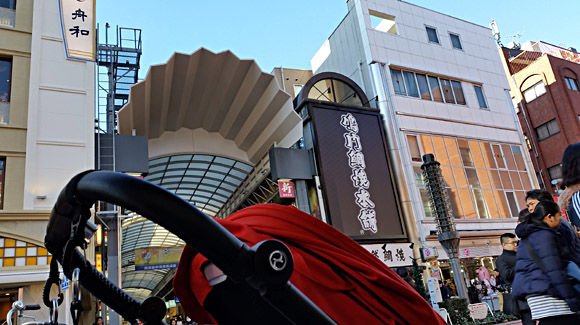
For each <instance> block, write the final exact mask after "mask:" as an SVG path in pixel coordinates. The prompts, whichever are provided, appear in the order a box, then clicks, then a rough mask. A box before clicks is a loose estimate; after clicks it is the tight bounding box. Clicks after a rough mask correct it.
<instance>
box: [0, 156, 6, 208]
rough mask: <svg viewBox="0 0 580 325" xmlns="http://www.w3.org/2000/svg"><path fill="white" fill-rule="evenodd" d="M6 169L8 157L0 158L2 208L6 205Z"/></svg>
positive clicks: (0, 201)
mask: <svg viewBox="0 0 580 325" xmlns="http://www.w3.org/2000/svg"><path fill="white" fill-rule="evenodd" d="M5 170H6V158H0V209H2V208H3V207H4V175H5V174H6V173H5V172H4V171H5Z"/></svg>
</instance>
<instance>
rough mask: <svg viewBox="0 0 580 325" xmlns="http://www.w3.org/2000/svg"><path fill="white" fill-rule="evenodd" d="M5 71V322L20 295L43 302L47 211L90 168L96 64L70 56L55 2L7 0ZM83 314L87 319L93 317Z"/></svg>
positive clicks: (1, 220)
mask: <svg viewBox="0 0 580 325" xmlns="http://www.w3.org/2000/svg"><path fill="white" fill-rule="evenodd" d="M0 76H1V78H0V288H1V289H0V320H3V319H4V318H5V316H6V313H7V312H8V310H9V309H10V307H11V303H12V302H13V301H15V300H23V301H24V303H25V304H40V305H41V306H43V307H44V305H43V304H42V296H41V290H42V287H43V285H44V283H45V281H46V279H47V277H48V265H49V263H50V260H51V256H49V254H48V253H47V251H46V249H45V248H43V241H44V235H45V232H46V225H47V221H48V218H49V214H50V210H51V208H52V205H53V204H54V202H55V200H56V197H57V195H58V193H59V192H60V190H61V189H62V188H63V186H64V185H65V184H66V183H67V182H68V180H69V179H70V178H71V177H72V176H74V175H75V174H76V173H78V172H80V171H82V170H85V169H90V168H93V161H94V144H93V143H94V140H93V139H94V135H93V133H94V131H93V128H94V127H93V121H94V63H93V62H89V61H78V60H71V59H67V55H66V52H65V42H64V41H63V34H62V28H61V22H60V17H59V3H58V2H56V1H42V0H19V1H14V0H11V1H7V2H6V1H3V2H0ZM89 257H90V256H89ZM69 291H70V290H69ZM67 299H68V298H67ZM89 306H90V305H89ZM60 309H61V311H60V315H61V318H60V319H59V321H60V322H65V323H71V321H70V319H68V318H70V316H69V313H68V312H67V309H68V307H65V304H64V303H63V305H61V307H60ZM48 313H49V312H48V308H42V309H41V310H39V311H30V312H27V314H30V315H32V316H33V317H35V318H36V319H37V320H42V321H48V318H49V317H48V315H49V314H48ZM85 316H86V317H87V322H86V323H88V319H89V318H91V319H92V318H93V317H94V315H90V313H86V314H85Z"/></svg>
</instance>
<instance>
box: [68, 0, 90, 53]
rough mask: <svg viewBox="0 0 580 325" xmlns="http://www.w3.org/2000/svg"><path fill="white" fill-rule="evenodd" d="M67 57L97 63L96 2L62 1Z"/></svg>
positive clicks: (83, 0)
mask: <svg viewBox="0 0 580 325" xmlns="http://www.w3.org/2000/svg"><path fill="white" fill-rule="evenodd" d="M59 5H60V22H61V27H62V34H63V40H64V44H65V51H66V57H67V58H69V59H78V60H86V61H95V47H96V37H95V0H60V2H59Z"/></svg>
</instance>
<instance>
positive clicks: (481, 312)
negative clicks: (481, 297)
mask: <svg viewBox="0 0 580 325" xmlns="http://www.w3.org/2000/svg"><path fill="white" fill-rule="evenodd" d="M467 308H469V316H470V317H471V318H472V319H485V318H486V317H487V309H488V308H489V307H488V305H487V304H486V303H484V302H482V303H479V304H471V305H469V306H467Z"/></svg>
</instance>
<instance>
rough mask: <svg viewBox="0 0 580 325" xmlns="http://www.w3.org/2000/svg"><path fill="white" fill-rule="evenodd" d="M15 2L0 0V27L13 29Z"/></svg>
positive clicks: (12, 0) (13, 0)
mask: <svg viewBox="0 0 580 325" xmlns="http://www.w3.org/2000/svg"><path fill="white" fill-rule="evenodd" d="M15 17H16V0H0V26H10V27H14V20H15Z"/></svg>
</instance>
